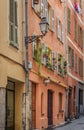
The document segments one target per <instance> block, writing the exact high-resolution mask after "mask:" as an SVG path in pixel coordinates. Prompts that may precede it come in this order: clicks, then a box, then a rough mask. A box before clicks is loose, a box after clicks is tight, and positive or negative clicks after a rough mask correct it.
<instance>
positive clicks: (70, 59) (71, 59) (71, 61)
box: [68, 47, 74, 69]
mask: <svg viewBox="0 0 84 130" xmlns="http://www.w3.org/2000/svg"><path fill="white" fill-rule="evenodd" d="M68 62H69V66H70V67H71V68H72V69H74V50H73V49H72V48H71V47H68Z"/></svg>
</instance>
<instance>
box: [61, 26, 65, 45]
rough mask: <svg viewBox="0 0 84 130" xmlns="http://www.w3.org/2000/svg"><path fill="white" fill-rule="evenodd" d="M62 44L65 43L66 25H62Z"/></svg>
mask: <svg viewBox="0 0 84 130" xmlns="http://www.w3.org/2000/svg"><path fill="white" fill-rule="evenodd" d="M61 41H62V43H64V42H65V28H64V24H62V38H61Z"/></svg>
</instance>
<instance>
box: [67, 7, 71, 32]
mask: <svg viewBox="0 0 84 130" xmlns="http://www.w3.org/2000/svg"><path fill="white" fill-rule="evenodd" d="M67 14H68V16H67V30H68V32H71V11H70V9H69V8H68V13H67Z"/></svg>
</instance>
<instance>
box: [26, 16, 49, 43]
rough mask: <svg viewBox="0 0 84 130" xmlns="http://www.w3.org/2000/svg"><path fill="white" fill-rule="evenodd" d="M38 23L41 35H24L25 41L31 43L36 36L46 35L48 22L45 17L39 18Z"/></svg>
mask: <svg viewBox="0 0 84 130" xmlns="http://www.w3.org/2000/svg"><path fill="white" fill-rule="evenodd" d="M39 25H40V30H41V33H42V34H41V35H33V36H26V37H25V43H26V44H27V43H32V42H33V41H35V40H37V39H38V38H40V37H41V38H42V37H43V36H45V35H46V33H47V31H48V26H49V24H48V22H47V20H46V17H43V18H41V22H40V23H39Z"/></svg>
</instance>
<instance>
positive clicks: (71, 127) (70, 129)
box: [53, 116, 84, 130]
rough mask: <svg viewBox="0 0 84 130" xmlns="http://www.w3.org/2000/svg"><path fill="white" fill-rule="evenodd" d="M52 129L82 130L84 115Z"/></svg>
mask: <svg viewBox="0 0 84 130" xmlns="http://www.w3.org/2000/svg"><path fill="white" fill-rule="evenodd" d="M53 130H84V116H82V117H80V118H79V119H75V120H73V121H71V122H70V123H69V124H66V125H64V126H61V127H58V128H54V129H53Z"/></svg>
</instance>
